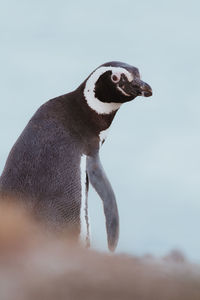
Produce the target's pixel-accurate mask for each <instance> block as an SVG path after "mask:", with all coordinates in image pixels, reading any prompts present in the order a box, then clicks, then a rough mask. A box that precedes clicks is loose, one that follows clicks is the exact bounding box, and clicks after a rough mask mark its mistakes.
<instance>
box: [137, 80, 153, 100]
mask: <svg viewBox="0 0 200 300" xmlns="http://www.w3.org/2000/svg"><path fill="white" fill-rule="evenodd" d="M152 94H153V92H152V88H151V87H150V85H148V84H147V83H146V82H144V81H142V80H140V81H139V96H144V97H150V96H152Z"/></svg>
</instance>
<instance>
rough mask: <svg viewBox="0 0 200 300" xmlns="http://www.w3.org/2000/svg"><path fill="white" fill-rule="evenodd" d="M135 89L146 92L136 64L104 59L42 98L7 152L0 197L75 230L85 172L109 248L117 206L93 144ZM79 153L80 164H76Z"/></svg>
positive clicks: (116, 226) (114, 237) (98, 141)
mask: <svg viewBox="0 0 200 300" xmlns="http://www.w3.org/2000/svg"><path fill="white" fill-rule="evenodd" d="M140 95H143V96H147V97H148V96H151V95H152V90H151V88H150V86H149V85H148V84H146V83H144V82H143V81H141V79H140V74H139V71H138V69H137V68H134V67H132V66H130V65H127V64H124V63H121V62H109V63H106V64H104V65H102V66H100V67H99V68H97V69H96V70H95V71H94V72H93V73H92V74H91V75H90V76H89V77H88V78H87V79H86V80H85V81H84V82H83V83H82V84H81V85H80V86H79V87H78V88H77V89H76V90H75V91H73V92H71V93H68V94H65V95H63V96H60V97H57V98H54V99H51V100H49V101H48V102H46V103H45V104H43V105H42V106H41V107H40V108H39V109H38V111H37V112H36V113H35V114H34V116H33V117H32V118H31V120H30V121H29V123H28V124H27V126H26V127H25V129H24V131H23V132H22V134H21V135H20V137H19V138H18V140H17V141H16V143H15V145H14V146H13V148H12V150H11V152H10V154H9V156H8V159H7V162H6V165H5V168H4V171H3V173H2V176H1V178H0V193H1V197H2V198H7V197H15V198H16V197H17V198H18V199H21V200H22V202H23V203H24V204H25V205H27V207H28V208H30V209H31V210H32V211H33V212H34V214H35V215H36V216H37V217H38V218H41V220H43V221H46V222H47V223H48V224H49V226H52V227H57V228H65V227H66V228H69V229H70V230H71V231H72V232H73V234H74V235H75V236H78V235H79V234H80V213H81V203H82V204H83V195H84V193H85V192H84V186H83V185H84V184H85V176H86V173H87V176H88V178H89V181H90V182H91V184H92V185H93V186H94V188H95V190H96V191H97V193H98V194H99V196H100V197H101V199H102V201H103V206H104V213H105V217H106V229H107V238H108V246H109V248H110V249H111V250H114V249H115V247H116V245H117V241H118V234H119V217H118V210H117V204H116V200H115V195H114V193H113V190H112V187H111V185H110V183H109V180H108V178H107V177H106V174H105V172H104V170H103V167H102V165H101V162H100V159H99V149H100V146H101V144H102V142H103V141H104V139H105V133H106V131H107V129H108V128H109V127H110V125H111V123H112V120H113V118H114V116H115V114H116V112H117V110H118V109H119V108H120V106H121V104H122V103H124V102H128V101H131V100H133V99H134V98H135V97H137V96H140ZM84 159H85V168H86V169H83V168H82V170H81V166H82V167H83V166H84V163H83V162H84ZM81 172H82V175H83V176H84V180H83V181H84V183H83V181H81ZM81 182H82V183H81Z"/></svg>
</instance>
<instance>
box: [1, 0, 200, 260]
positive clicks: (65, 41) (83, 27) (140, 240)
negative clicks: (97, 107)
mask: <svg viewBox="0 0 200 300" xmlns="http://www.w3.org/2000/svg"><path fill="white" fill-rule="evenodd" d="M199 11H200V2H199V1H197V0H196V1H195V0H190V1H184V0H183V1H181V0H180V1H179V0H168V1H160V0H150V1H149V0H140V1H130V0H129V1H128V0H122V1H116V0H115V1H113V0H110V1H108V0H107V1H105V0H101V1H91V0H89V1H87V0H86V1H64V0H57V1H50V0H48V1H47V0H43V1H41V0H40V1H39V0H35V1H33V0H32V1H31V0H29V1H25V0H24V1H22V0H18V1H14V0H7V1H4V2H2V3H1V7H0V25H1V26H0V41H1V47H0V48H1V50H0V51H1V57H0V60H1V64H0V65H1V68H0V76H1V110H0V128H1V129H0V140H1V147H0V171H2V169H3V166H4V164H5V160H6V158H7V155H8V153H9V151H10V149H11V147H12V145H13V143H14V142H15V141H16V139H17V137H18V136H19V134H20V133H21V131H22V129H23V128H24V127H25V125H26V123H27V122H28V120H29V119H30V118H31V116H32V115H33V113H34V112H35V111H36V109H37V108H38V107H39V106H40V105H41V104H42V103H44V102H45V101H47V100H48V99H50V98H53V97H55V96H59V95H61V94H64V93H67V92H70V91H72V90H73V89H74V88H76V87H77V86H78V85H79V84H80V83H81V82H82V81H83V80H84V79H85V78H86V77H87V76H88V75H89V73H90V72H91V71H93V70H94V69H95V68H96V67H97V66H98V65H100V64H102V63H104V62H107V61H110V60H120V61H124V62H126V63H129V64H132V65H134V66H136V67H138V68H139V70H140V72H141V74H142V79H143V80H144V81H146V82H147V83H149V84H150V85H151V86H152V88H153V92H154V95H153V97H151V98H147V99H145V98H141V97H140V98H139V97H138V98H137V99H136V100H135V101H133V102H131V103H127V104H125V105H124V106H123V107H122V108H121V109H120V111H119V112H118V114H117V116H116V118H115V120H114V122H113V125H112V128H111V130H110V133H109V137H108V139H107V141H106V142H105V144H104V146H103V148H102V151H101V158H102V162H103V165H104V168H105V170H106V171H107V174H108V176H109V178H110V181H111V183H112V185H113V188H114V190H115V194H116V197H117V201H118V206H119V212H120V223H121V229H120V240H119V246H118V250H117V251H118V252H125V253H131V254H139V255H141V254H144V253H151V254H154V255H165V254H166V253H167V252H168V251H170V250H171V249H173V248H179V249H181V250H182V251H183V252H184V253H185V254H186V255H187V256H189V258H191V259H192V260H196V261H199V262H200V238H199V228H200V187H199V185H200V184H199V183H200V155H199V153H200V140H199V131H200V119H199V113H200V99H199V86H200V82H199V81H200V59H199V57H200V34H199V28H200V18H199ZM89 207H90V227H91V231H92V244H93V246H95V247H97V248H98V249H104V250H105V249H106V247H107V246H106V235H105V222H104V218H103V210H102V206H101V201H100V200H99V198H98V197H97V196H96V194H95V193H94V192H91V193H90V201H89Z"/></svg>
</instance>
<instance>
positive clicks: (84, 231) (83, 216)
mask: <svg viewBox="0 0 200 300" xmlns="http://www.w3.org/2000/svg"><path fill="white" fill-rule="evenodd" d="M80 172H81V211H80V223H81V224H80V225H81V233H80V238H81V240H82V241H86V238H87V236H88V234H89V227H88V225H89V224H88V207H87V206H88V203H87V190H86V155H82V156H81V161H80Z"/></svg>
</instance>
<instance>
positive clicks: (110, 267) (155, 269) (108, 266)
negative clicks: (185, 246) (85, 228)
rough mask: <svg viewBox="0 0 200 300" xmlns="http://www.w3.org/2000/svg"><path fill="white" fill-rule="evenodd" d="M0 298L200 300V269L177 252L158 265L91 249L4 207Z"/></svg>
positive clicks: (0, 225)
mask: <svg viewBox="0 0 200 300" xmlns="http://www.w3.org/2000/svg"><path fill="white" fill-rule="evenodd" d="M0 299H1V300H14V299H15V300H18V299H19V300H25V299H26V300H32V299H34V300H35V299H37V300H45V299H48V300H51V299H52V300H55V299H59V300H62V299H63V300H64V299H65V300H66V299H67V300H68V299H69V300H70V299H73V300H76V299H77V300H78V299H81V300H84V299H87V300H90V299H92V300H95V299H101V300H102V299H104V300H106V299H109V300H110V299H113V300H114V299H115V300H116V299H123V300H126V299H131V300H133V299H135V300H140V299H142V300H146V299H149V300H150V299H151V300H155V299H158V300H168V299H170V300H171V299H176V300H179V299H180V300H186V299H187V300H188V299H192V300H196V299H198V300H199V299H200V266H198V265H193V264H190V263H189V262H187V261H186V260H185V259H184V257H183V256H182V255H181V254H180V253H178V252H173V253H172V254H171V255H169V256H168V257H165V258H163V259H159V260H158V259H154V258H152V257H150V256H146V257H143V258H136V257H130V256H126V255H109V254H101V253H98V252H95V251H92V250H86V249H84V248H83V247H81V245H78V244H77V243H75V241H73V240H71V241H69V240H67V239H66V238H65V234H64V233H63V234H62V235H60V236H55V235H52V234H51V233H47V232H46V231H45V229H44V228H43V227H42V226H41V225H40V226H39V225H38V224H36V223H35V222H34V221H33V220H32V219H31V217H29V216H27V215H26V214H25V213H24V212H23V211H22V210H20V209H19V208H16V207H14V206H2V205H1V207H0Z"/></svg>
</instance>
